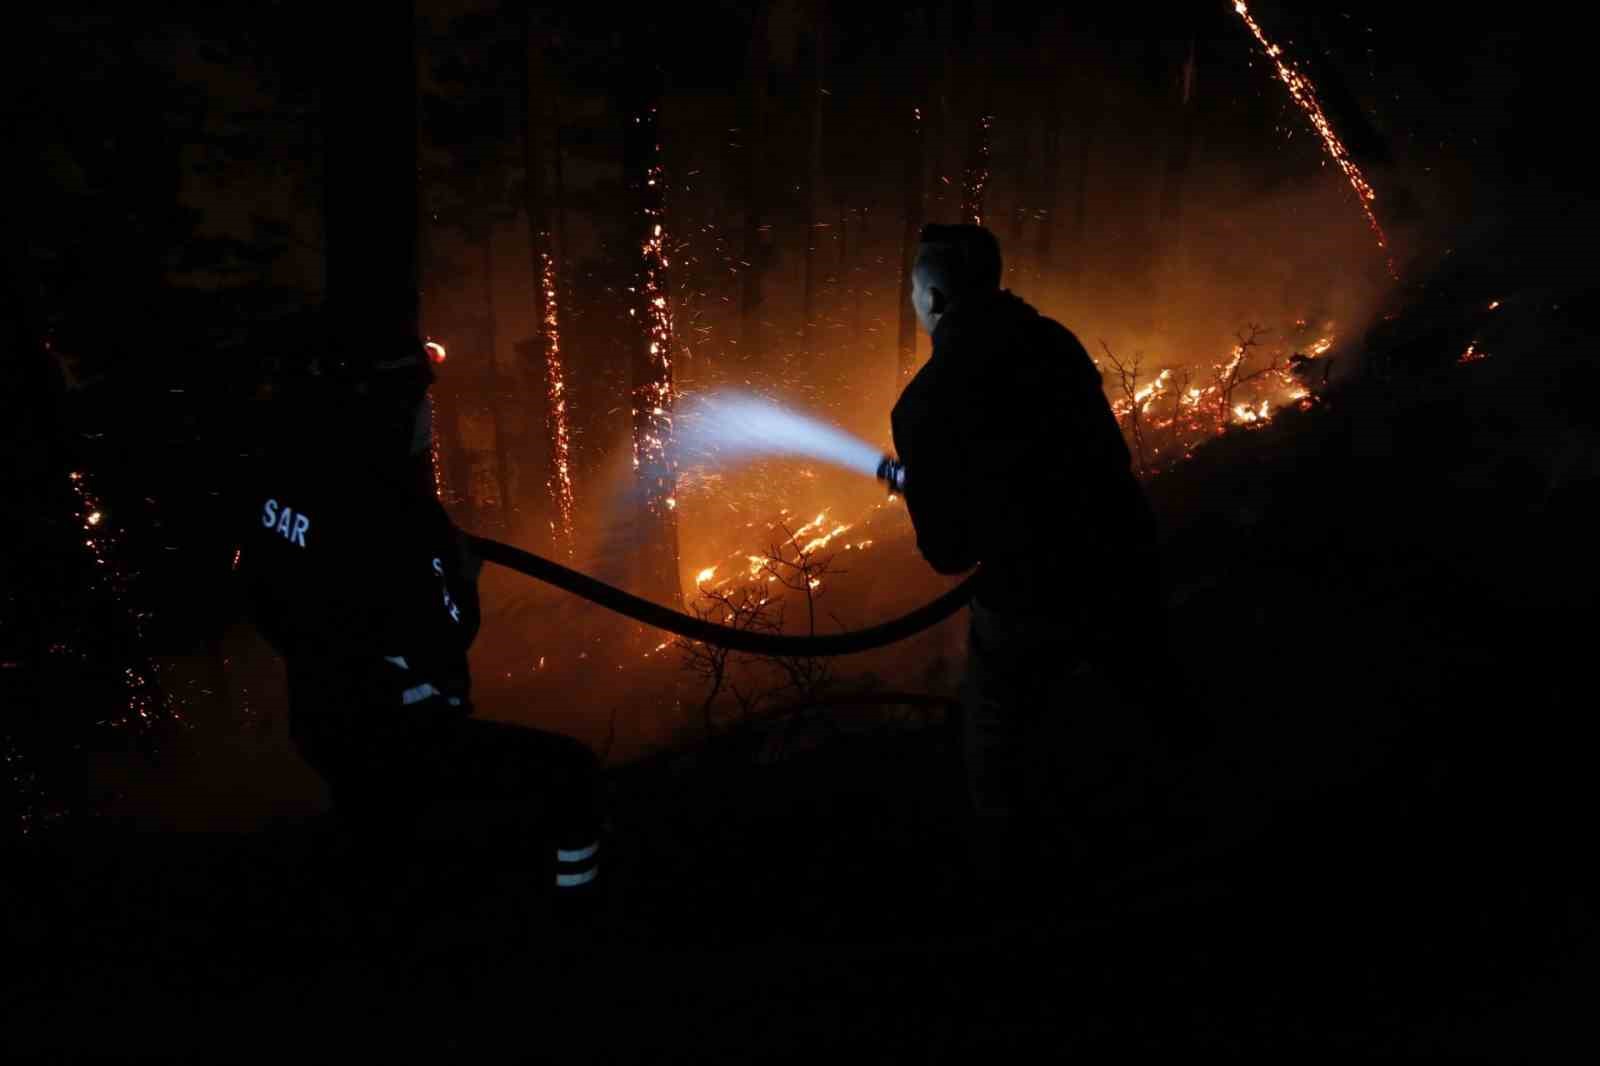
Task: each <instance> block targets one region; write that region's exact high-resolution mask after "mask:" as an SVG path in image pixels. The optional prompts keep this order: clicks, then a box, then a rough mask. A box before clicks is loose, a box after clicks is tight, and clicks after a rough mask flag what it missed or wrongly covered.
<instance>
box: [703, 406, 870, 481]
mask: <svg viewBox="0 0 1600 1066" xmlns="http://www.w3.org/2000/svg"><path fill="white" fill-rule="evenodd" d="M675 440H676V446H677V451H678V456H679V459H680V461H681V462H683V463H684V464H696V465H698V464H704V465H706V466H711V467H725V466H729V465H732V464H734V463H739V462H744V461H748V460H750V459H753V458H758V457H764V456H788V457H793V458H804V459H815V460H817V461H818V462H823V463H828V464H830V465H832V466H836V467H840V468H842V469H844V470H849V471H851V472H853V473H858V474H865V475H866V476H868V477H872V476H874V475H875V474H876V473H877V469H878V462H879V460H880V459H882V458H883V453H882V452H881V451H880V450H879V449H877V448H874V447H873V446H872V445H870V444H868V443H867V442H866V441H864V440H862V439H861V438H859V437H856V436H853V435H851V434H849V433H846V432H845V431H844V430H842V429H839V428H838V427H837V426H833V425H830V424H828V423H827V422H823V421H821V420H819V419H815V418H811V417H810V416H808V415H803V414H800V413H799V412H797V411H793V410H790V409H789V408H786V407H783V406H781V405H779V404H776V403H773V402H772V401H771V400H768V399H765V398H763V397H761V396H758V395H756V394H754V393H749V392H741V391H734V390H724V391H719V392H712V393H707V394H705V395H702V396H697V397H693V398H690V399H688V400H686V401H685V402H684V404H683V405H682V406H681V407H680V408H679V415H678V419H677V424H676V427H675Z"/></svg>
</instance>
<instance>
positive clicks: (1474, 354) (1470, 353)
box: [1456, 341, 1489, 366]
mask: <svg viewBox="0 0 1600 1066" xmlns="http://www.w3.org/2000/svg"><path fill="white" fill-rule="evenodd" d="M1487 358H1489V353H1488V352H1486V351H1483V350H1482V349H1481V348H1479V347H1478V342H1477V341H1473V342H1472V343H1471V344H1469V345H1467V350H1466V351H1464V352H1462V353H1461V358H1459V359H1457V360H1456V362H1457V363H1459V364H1461V365H1462V366H1465V365H1466V364H1468V363H1476V362H1479V361H1481V360H1484V359H1487Z"/></svg>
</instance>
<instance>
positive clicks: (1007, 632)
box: [891, 226, 1175, 865]
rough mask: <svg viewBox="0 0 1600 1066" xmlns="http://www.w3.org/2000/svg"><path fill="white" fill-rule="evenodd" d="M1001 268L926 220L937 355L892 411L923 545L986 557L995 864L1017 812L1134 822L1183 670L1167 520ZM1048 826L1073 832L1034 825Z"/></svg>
mask: <svg viewBox="0 0 1600 1066" xmlns="http://www.w3.org/2000/svg"><path fill="white" fill-rule="evenodd" d="M999 279H1000V257H999V247H998V244H997V243H996V242H995V240H994V237H993V235H992V234H990V233H988V231H986V230H982V229H981V228H979V227H975V226H956V227H946V226H929V227H927V228H925V230H924V233H923V247H922V251H921V254H919V256H918V259H917V264H916V270H915V273H914V276H913V288H912V302H913V306H914V307H915V309H916V311H917V315H918V318H919V319H920V320H921V322H922V325H923V327H924V328H925V329H926V330H928V332H929V333H930V334H931V336H932V338H933V354H932V356H931V357H930V358H929V360H928V362H927V364H926V365H925V366H924V367H923V368H922V369H921V370H920V371H919V372H918V374H917V375H916V376H915V377H914V378H913V380H912V381H911V382H909V383H908V384H907V386H906V388H905V390H904V392H903V394H902V396H901V397H900V400H899V402H898V403H897V404H896V405H895V408H894V411H893V413H892V416H891V422H892V428H893V431H894V441H895V448H896V452H897V455H898V461H899V462H900V464H901V465H902V466H903V470H904V478H903V484H904V492H905V500H906V505H907V509H908V510H909V512H910V514H911V519H912V523H913V525H914V526H915V529H916V534H917V544H918V547H919V548H920V549H921V551H922V553H923V555H924V556H925V557H926V558H927V560H928V562H929V564H930V565H932V566H933V567H934V569H935V570H938V571H939V572H941V573H946V574H954V573H959V572H961V571H964V570H967V569H970V568H971V567H973V566H981V571H980V573H979V576H978V584H977V587H976V592H975V594H974V597H973V602H972V622H971V628H970V632H969V647H968V661H967V671H966V674H965V676H964V678H963V683H962V708H963V722H964V748H965V756H966V764H967V772H968V787H969V790H970V795H971V799H972V803H973V810H974V812H975V813H976V814H978V815H980V816H982V817H980V819H979V823H980V826H981V827H980V828H979V829H978V830H977V833H978V836H977V842H978V844H979V847H980V849H981V850H982V851H983V852H984V853H985V854H986V855H987V856H988V857H987V858H984V859H980V865H984V864H987V863H990V862H997V861H1000V859H1001V857H1005V858H1006V859H1007V860H1009V859H1010V856H1005V852H1006V849H1007V848H1009V847H1011V846H1012V845H1013V844H1014V843H1016V841H1017V839H1018V838H1017V837H1015V835H1014V834H1013V833H1011V831H1010V830H1011V828H1015V825H1014V821H1015V819H1014V818H1013V817H1011V816H1017V817H1021V818H1022V819H1023V821H1024V822H1030V823H1035V824H1037V820H1038V819H1041V818H1042V819H1046V820H1048V821H1050V822H1051V823H1053V824H1054V825H1055V826H1057V827H1058V828H1060V829H1062V830H1064V831H1065V832H1066V835H1067V838H1069V839H1071V838H1074V837H1076V838H1077V839H1079V840H1080V841H1081V840H1082V839H1083V836H1082V834H1084V833H1085V832H1088V831H1089V830H1090V828H1091V827H1092V826H1093V827H1097V828H1098V829H1104V830H1107V831H1109V832H1110V833H1111V834H1112V835H1113V836H1116V835H1119V834H1123V833H1131V832H1134V830H1133V829H1132V826H1133V824H1134V823H1135V822H1137V821H1138V820H1140V819H1141V818H1143V817H1144V814H1143V813H1141V812H1142V811H1143V810H1144V809H1146V807H1147V799H1148V793H1147V791H1146V788H1145V784H1146V783H1147V782H1148V781H1150V780H1151V768H1152V767H1153V765H1154V763H1153V762H1152V760H1155V762H1159V761H1160V760H1161V758H1162V757H1163V756H1162V755H1161V754H1160V749H1161V747H1162V745H1161V744H1160V743H1159V742H1157V740H1156V738H1155V736H1153V734H1152V732H1151V719H1150V715H1149V713H1148V712H1149V711H1150V710H1151V709H1152V708H1153V707H1156V706H1158V705H1162V706H1161V709H1162V710H1164V709H1165V707H1164V704H1165V703H1166V702H1167V701H1166V700H1165V699H1163V698H1162V697H1164V696H1166V695H1167V693H1168V691H1169V690H1170V686H1171V683H1172V682H1173V680H1174V678H1175V675H1174V674H1173V673H1172V672H1171V671H1170V670H1169V669H1167V666H1168V662H1167V660H1166V658H1165V655H1164V645H1165V636H1166V633H1165V611H1164V609H1163V603H1162V599H1161V595H1160V590H1161V582H1160V577H1159V565H1158V553H1157V550H1156V549H1157V534H1156V525H1155V520H1154V517H1153V515H1152V513H1151V510H1150V507H1149V505H1148V503H1147V502H1146V500H1145V498H1144V494H1143V490H1142V489H1141V487H1140V485H1139V483H1138V480H1137V479H1136V478H1135V477H1134V475H1133V473H1132V470H1131V468H1130V456H1129V452H1128V448H1127V445H1126V444H1125V442H1124V441H1123V439H1122V434H1121V430H1120V428H1119V427H1118V425H1117V421H1116V418H1115V416H1114V414H1113V413H1112V411H1111V408H1110V404H1109V403H1108V401H1107V399H1106V396H1105V393H1104V389H1103V386H1102V382H1101V378H1100V374H1099V372H1098V370H1097V368H1096V367H1095V365H1094V362H1093V360H1091V359H1090V358H1089V356H1088V353H1087V352H1086V351H1085V350H1084V349H1083V346H1082V345H1081V344H1080V343H1079V342H1078V340H1077V339H1076V338H1075V337H1074V336H1073V335H1072V334H1071V333H1070V332H1069V331H1068V330H1066V329H1065V328H1064V327H1062V326H1061V325H1059V324H1058V323H1056V322H1053V321H1051V320H1050V319H1048V318H1044V317H1042V316H1041V315H1039V314H1038V313H1037V312H1036V311H1034V309H1033V308H1031V307H1029V306H1028V305H1027V304H1026V303H1024V302H1023V301H1022V300H1021V299H1019V298H1018V297H1016V296H1014V295H1012V294H1011V293H1010V292H1006V291H1003V290H1001V289H1000V287H999ZM1041 836H1050V837H1054V838H1056V839H1060V837H1059V836H1058V835H1057V834H1055V833H1053V832H1052V833H1050V834H1039V833H1033V832H1031V831H1030V832H1026V833H1024V836H1023V838H1022V839H1034V838H1037V837H1041ZM1008 865H1009V861H1008Z"/></svg>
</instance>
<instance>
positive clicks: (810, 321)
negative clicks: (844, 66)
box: [801, 0, 828, 361]
mask: <svg viewBox="0 0 1600 1066" xmlns="http://www.w3.org/2000/svg"><path fill="white" fill-rule="evenodd" d="M813 14H814V15H815V19H814V26H815V34H814V41H813V54H812V76H811V135H810V150H809V151H808V152H807V153H806V155H807V158H806V263H805V291H804V295H803V298H802V301H801V348H802V350H803V351H804V352H805V354H806V357H807V358H808V359H811V360H813V361H814V360H815V359H816V357H817V356H818V355H819V354H820V347H821V346H820V343H819V340H818V338H819V337H820V336H821V327H820V323H818V321H817V317H818V314H819V308H818V307H817V292H818V289H819V288H820V287H821V286H820V284H819V279H818V277H817V273H818V270H819V267H818V264H817V241H818V239H819V234H820V232H821V229H822V101H823V95H822V94H823V88H824V86H823V73H824V71H825V70H826V68H827V61H828V60H827V52H828V2H827V0H815V7H814V11H813Z"/></svg>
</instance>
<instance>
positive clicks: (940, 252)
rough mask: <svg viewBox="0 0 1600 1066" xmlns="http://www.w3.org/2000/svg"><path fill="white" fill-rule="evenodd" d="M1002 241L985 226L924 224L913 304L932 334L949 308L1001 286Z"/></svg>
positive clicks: (913, 281) (913, 277)
mask: <svg viewBox="0 0 1600 1066" xmlns="http://www.w3.org/2000/svg"><path fill="white" fill-rule="evenodd" d="M1000 272H1001V270H1000V242H999V241H997V240H995V237H994V234H993V233H990V232H989V231H988V230H986V229H984V228H983V227H982V226H970V225H962V226H941V225H937V224H934V223H929V224H928V225H926V226H923V227H922V235H921V237H920V247H919V248H918V250H917V262H916V266H915V267H914V268H913V269H912V272H911V306H912V308H913V309H914V310H915V311H916V313H917V321H918V322H920V323H922V328H923V329H925V330H927V331H928V332H929V333H930V334H931V333H933V331H934V329H935V328H936V327H937V326H938V325H939V320H940V319H941V318H943V317H944V315H945V313H946V312H948V311H949V310H950V308H952V307H954V306H956V305H958V304H961V303H963V302H965V301H968V300H971V299H973V298H974V297H978V296H983V295H986V294H988V293H992V292H995V291H996V290H998V289H999V288H1000Z"/></svg>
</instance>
